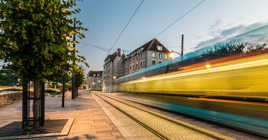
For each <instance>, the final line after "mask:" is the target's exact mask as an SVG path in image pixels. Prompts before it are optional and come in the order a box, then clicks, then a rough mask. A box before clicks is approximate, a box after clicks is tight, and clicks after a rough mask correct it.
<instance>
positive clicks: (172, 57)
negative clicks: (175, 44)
mask: <svg viewBox="0 0 268 140" xmlns="http://www.w3.org/2000/svg"><path fill="white" fill-rule="evenodd" d="M179 55H181V54H180V53H179V52H176V51H170V52H169V54H168V57H169V58H170V59H175V58H176V57H178V56H179Z"/></svg>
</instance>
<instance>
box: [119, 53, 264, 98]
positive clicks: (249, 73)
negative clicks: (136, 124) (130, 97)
mask: <svg viewBox="0 0 268 140" xmlns="http://www.w3.org/2000/svg"><path fill="white" fill-rule="evenodd" d="M267 71H268V55H267V54H264V55H260V56H253V57H249V58H247V59H241V60H239V61H237V60H236V61H229V62H225V63H222V65H221V64H217V65H215V66H214V65H211V67H210V68H205V66H204V67H203V69H198V70H191V71H189V70H187V71H179V72H176V73H171V74H164V75H158V76H152V77H148V78H146V79H139V80H134V81H130V82H125V83H121V84H119V85H118V86H117V87H116V90H117V91H125V92H145V93H169V94H188V93H189V92H190V93H191V95H213V96H217V95H220V96H225V95H228V96H251V97H252V96H254V97H260V96H261V97H265V98H267V97H268V86H267V85H266V83H267V82H268V75H267V74H266V73H267Z"/></svg>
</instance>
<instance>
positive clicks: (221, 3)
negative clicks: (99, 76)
mask: <svg viewBox="0 0 268 140" xmlns="http://www.w3.org/2000/svg"><path fill="white" fill-rule="evenodd" d="M140 2H141V0H83V1H78V5H77V7H78V8H81V10H82V11H81V13H80V14H78V15H77V17H78V18H79V19H80V20H81V21H82V22H83V24H84V26H85V27H87V28H88V31H87V32H85V35H86V38H85V39H83V40H81V41H80V44H79V45H78V46H79V52H80V55H83V56H85V57H86V59H87V62H88V63H89V65H90V68H89V70H102V69H103V63H104V59H105V57H106V56H107V52H105V51H103V50H101V49H97V48H95V47H93V46H91V45H90V44H95V45H98V46H100V47H102V48H104V50H105V49H106V50H108V49H109V48H111V46H112V44H113V43H114V41H115V40H116V38H117V36H118V34H119V33H120V31H121V30H122V28H123V27H124V26H125V25H126V24H127V22H128V20H129V18H130V16H131V15H132V14H133V12H134V10H135V9H136V7H137V6H138V5H139V3H140ZM199 2H200V0H145V1H144V3H143V4H142V6H141V7H140V9H139V11H138V12H137V14H136V15H135V17H134V18H133V19H132V21H131V23H130V24H129V26H128V27H127V29H126V30H125V32H124V33H123V34H122V37H121V39H120V40H119V41H118V43H117V45H116V46H115V47H114V49H113V51H112V52H114V51H115V50H116V49H117V48H122V50H125V51H128V52H130V51H132V50H134V49H135V48H137V47H140V46H141V45H143V44H145V43H146V42H148V41H150V40H151V39H153V38H157V39H158V40H159V41H160V42H161V43H162V44H163V45H165V46H166V47H167V48H168V49H170V50H175V51H179V45H180V44H179V43H180V35H181V34H182V33H183V34H184V35H185V51H186V52H187V51H190V50H192V48H195V47H197V46H198V47H202V46H205V45H206V44H207V43H211V42H212V43H213V42H215V41H218V40H223V39H225V38H228V37H232V36H234V35H237V34H240V33H243V32H246V31H248V30H251V29H254V28H256V27H258V26H262V25H263V24H266V23H267V22H268V16H267V13H268V8H267V4H268V1H267V0H206V1H204V2H203V3H202V4H201V5H200V6H199V7H197V8H196V9H195V10H193V11H192V12H191V13H189V14H188V15H187V16H185V17H184V18H183V19H182V20H180V21H178V22H177V23H176V24H175V25H174V26H172V27H171V28H169V29H168V30H166V31H165V32H164V33H163V34H160V35H159V36H156V34H158V33H159V32H161V31H162V30H163V29H164V28H165V27H166V26H167V25H169V24H170V23H172V22H173V21H174V20H176V19H177V18H179V17H181V16H182V15H184V14H185V12H186V11H188V10H189V9H191V8H192V7H194V6H195V5H196V4H197V3H199ZM112 52H111V53H112Z"/></svg>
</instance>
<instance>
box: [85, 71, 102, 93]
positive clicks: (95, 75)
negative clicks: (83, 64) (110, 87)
mask: <svg viewBox="0 0 268 140" xmlns="http://www.w3.org/2000/svg"><path fill="white" fill-rule="evenodd" d="M102 74H103V71H89V72H88V75H87V81H88V89H89V90H98V91H101V90H102V83H103V77H102V76H103V75H102Z"/></svg>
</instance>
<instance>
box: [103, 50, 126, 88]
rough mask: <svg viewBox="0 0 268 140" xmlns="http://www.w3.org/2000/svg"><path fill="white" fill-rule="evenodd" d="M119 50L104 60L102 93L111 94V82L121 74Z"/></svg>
mask: <svg viewBox="0 0 268 140" xmlns="http://www.w3.org/2000/svg"><path fill="white" fill-rule="evenodd" d="M121 63H122V56H121V50H120V49H118V50H117V51H116V52H114V53H113V54H111V55H108V56H107V57H106V58H105V60H104V66H103V68H104V70H103V91H104V92H111V91H112V84H113V80H114V79H117V78H118V77H119V76H120V74H121V71H122V69H121V66H122V64H121Z"/></svg>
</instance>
